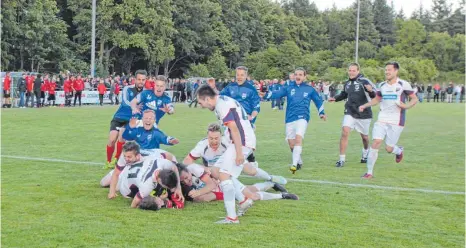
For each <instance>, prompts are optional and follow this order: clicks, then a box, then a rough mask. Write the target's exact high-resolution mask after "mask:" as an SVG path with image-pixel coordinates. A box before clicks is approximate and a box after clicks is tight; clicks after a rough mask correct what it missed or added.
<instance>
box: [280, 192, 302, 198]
mask: <svg viewBox="0 0 466 248" xmlns="http://www.w3.org/2000/svg"><path fill="white" fill-rule="evenodd" d="M282 198H283V199H285V200H299V197H298V196H297V195H295V194H291V193H282Z"/></svg>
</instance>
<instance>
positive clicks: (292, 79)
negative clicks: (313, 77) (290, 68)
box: [288, 72, 296, 81]
mask: <svg viewBox="0 0 466 248" xmlns="http://www.w3.org/2000/svg"><path fill="white" fill-rule="evenodd" d="M288 78H289V79H290V80H291V81H294V80H295V79H296V77H295V75H294V73H293V72H292V73H290V74H289V75H288Z"/></svg>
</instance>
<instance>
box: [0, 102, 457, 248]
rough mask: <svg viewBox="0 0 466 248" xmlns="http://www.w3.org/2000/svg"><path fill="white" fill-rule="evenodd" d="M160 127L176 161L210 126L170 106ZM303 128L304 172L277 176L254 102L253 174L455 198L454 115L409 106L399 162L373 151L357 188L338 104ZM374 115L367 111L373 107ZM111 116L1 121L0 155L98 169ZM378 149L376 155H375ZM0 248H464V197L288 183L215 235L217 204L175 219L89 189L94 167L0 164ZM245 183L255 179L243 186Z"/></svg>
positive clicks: (7, 117) (272, 147) (59, 114)
mask: <svg viewBox="0 0 466 248" xmlns="http://www.w3.org/2000/svg"><path fill="white" fill-rule="evenodd" d="M176 108H177V113H176V114H175V115H174V116H166V117H164V119H163V120H162V122H161V125H160V126H161V128H162V129H163V130H164V131H165V133H167V134H169V135H172V136H176V137H177V138H179V139H180V141H181V143H180V144H179V145H177V146H175V147H169V148H166V149H167V150H169V151H171V152H173V153H174V154H175V155H176V156H177V157H178V159H182V158H183V157H184V156H185V155H186V154H187V153H188V152H189V151H190V149H191V148H192V147H193V146H194V145H195V144H196V142H197V141H198V140H200V139H201V138H202V137H203V135H204V134H205V128H206V126H207V124H208V123H210V122H212V121H215V116H214V114H213V113H210V112H209V111H207V110H202V109H189V108H187V107H186V106H185V105H177V106H176ZM312 108H313V109H312V111H313V113H312V119H313V120H312V121H311V124H310V125H309V128H308V130H307V134H306V137H305V141H304V142H305V144H304V149H303V160H304V163H305V164H304V168H303V170H301V171H299V172H298V173H297V174H296V175H291V174H290V173H289V172H288V164H289V163H290V159H291V153H290V151H289V149H288V148H287V146H286V143H285V141H284V123H283V122H284V121H283V119H284V113H283V112H277V111H272V110H270V104H269V103H267V104H263V106H262V109H263V110H262V112H261V114H260V116H259V119H258V123H257V131H256V134H257V138H258V145H257V152H256V158H257V159H258V161H259V164H260V167H261V168H264V169H265V170H267V171H268V172H270V173H272V174H278V175H283V176H285V177H287V178H296V179H313V180H323V181H332V182H341V183H354V184H371V185H380V186H390V187H403V188H419V189H432V190H444V191H455V192H464V189H465V185H464V182H465V180H464V178H465V175H464V173H465V171H464V170H465V168H464V157H465V154H464V151H465V147H464V141H465V140H464V135H465V133H464V117H465V116H464V105H459V104H432V103H431V104H425V103H424V104H419V105H418V106H416V107H415V108H414V109H412V110H409V111H408V119H407V127H406V128H405V130H404V132H403V135H402V136H401V139H400V144H401V145H403V146H404V147H405V151H406V152H405V158H404V161H403V162H402V163H401V164H395V162H394V157H393V155H391V154H386V153H385V152H380V153H379V159H378V161H377V163H376V166H375V171H374V172H375V176H376V178H374V179H373V180H371V181H362V180H361V179H360V176H361V175H362V174H364V172H365V165H364V164H360V163H359V159H360V150H361V142H360V138H359V135H357V134H356V133H354V132H353V133H352V134H351V137H350V144H349V149H348V152H347V158H346V160H347V163H346V164H345V167H344V168H340V169H337V168H335V167H334V164H335V162H336V160H337V159H338V142H339V137H340V125H341V120H342V114H343V104H342V103H335V104H326V110H327V114H328V117H329V119H328V121H327V122H323V121H320V120H318V119H317V118H315V117H316V114H315V109H314V107H312ZM377 108H378V107H377ZM114 111H115V107H103V108H99V107H83V108H72V109H69V108H50V109H7V110H3V111H2V137H1V141H2V147H1V148H2V151H1V152H2V155H17V156H28V157H40V158H56V159H65V160H76V161H90V162H104V161H105V145H106V140H107V134H108V128H109V123H110V119H111V117H112V115H113V113H114ZM381 151H382V150H381ZM1 162H2V168H1V169H2V177H1V179H2V240H1V245H2V247H149V246H152V247H194V246H198V247H464V239H465V232H464V218H465V216H464V209H465V205H464V195H447V194H441V193H422V192H416V191H397V190H389V189H372V188H364V187H350V186H344V185H331V184H319V183H313V182H289V183H288V185H287V188H288V190H289V191H290V192H293V193H296V194H298V195H299V196H300V197H301V199H300V200H299V201H284V200H279V201H267V202H256V203H255V204H254V206H253V208H251V209H250V210H249V211H248V213H247V215H246V216H244V217H242V218H241V224H240V225H234V226H218V225H214V224H213V222H214V221H216V220H218V217H222V216H224V209H223V203H222V202H214V203H206V204H189V203H188V204H187V206H186V208H185V209H183V210H173V209H169V210H167V209H164V210H162V211H159V212H148V211H140V210H137V209H130V208H129V205H130V201H129V200H128V199H122V198H121V197H119V198H117V199H115V200H107V198H106V196H107V192H108V190H107V189H103V188H99V185H98V183H99V181H100V179H101V177H102V176H104V175H105V173H106V170H103V169H101V168H100V167H99V166H96V165H91V164H89V165H87V164H71V163H57V162H46V161H28V160H18V159H12V158H6V157H2V160H1ZM242 180H243V181H244V182H245V183H253V182H255V180H254V179H250V178H246V179H244V178H243V179H242Z"/></svg>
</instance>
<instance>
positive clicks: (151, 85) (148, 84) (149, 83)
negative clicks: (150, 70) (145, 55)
mask: <svg viewBox="0 0 466 248" xmlns="http://www.w3.org/2000/svg"><path fill="white" fill-rule="evenodd" d="M154 86H155V81H154V80H152V77H150V78H149V80H146V84H145V85H144V89H146V90H154Z"/></svg>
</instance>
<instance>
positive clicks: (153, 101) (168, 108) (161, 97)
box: [131, 76, 175, 125]
mask: <svg viewBox="0 0 466 248" xmlns="http://www.w3.org/2000/svg"><path fill="white" fill-rule="evenodd" d="M166 81H167V79H166V78H165V77H164V76H157V77H156V78H155V86H154V90H144V91H143V92H141V94H139V95H138V96H137V97H136V98H134V99H133V100H132V101H131V109H132V113H133V114H134V115H136V117H138V118H139V117H140V113H142V112H144V110H146V109H151V110H153V111H155V116H156V119H155V123H156V124H157V125H158V124H159V121H160V119H162V117H163V116H164V115H165V113H167V114H169V115H171V114H174V113H175V108H174V107H173V104H172V101H171V99H170V96H168V94H167V93H165V88H166ZM138 105H142V107H141V108H139V107H138Z"/></svg>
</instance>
